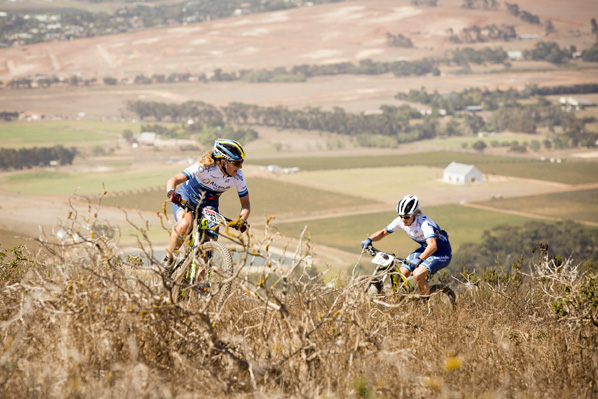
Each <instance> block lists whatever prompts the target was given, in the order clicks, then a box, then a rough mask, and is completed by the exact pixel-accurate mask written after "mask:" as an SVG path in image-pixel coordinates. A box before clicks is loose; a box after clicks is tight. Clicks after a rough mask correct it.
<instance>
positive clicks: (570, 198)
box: [480, 189, 598, 223]
mask: <svg viewBox="0 0 598 399" xmlns="http://www.w3.org/2000/svg"><path fill="white" fill-rule="evenodd" d="M480 204H483V205H488V206H491V207H493V208H498V209H506V210H516V211H519V212H530V213H533V214H536V215H545V216H556V217H558V218H562V219H565V220H569V219H572V220H585V221H589V222H594V223H598V189H592V190H580V191H570V192H565V193H555V194H545V195H534V196H529V197H522V198H508V199H502V200H500V201H496V200H495V201H486V202H480Z"/></svg>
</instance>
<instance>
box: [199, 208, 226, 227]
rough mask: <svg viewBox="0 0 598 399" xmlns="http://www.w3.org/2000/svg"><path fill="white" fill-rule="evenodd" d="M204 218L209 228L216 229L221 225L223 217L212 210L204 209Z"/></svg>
mask: <svg viewBox="0 0 598 399" xmlns="http://www.w3.org/2000/svg"><path fill="white" fill-rule="evenodd" d="M202 216H203V218H204V219H205V220H207V221H208V226H209V227H210V228H213V227H216V226H218V225H219V224H220V223H222V216H221V215H220V214H219V213H218V212H216V211H214V210H212V209H205V208H204V210H203V211H202Z"/></svg>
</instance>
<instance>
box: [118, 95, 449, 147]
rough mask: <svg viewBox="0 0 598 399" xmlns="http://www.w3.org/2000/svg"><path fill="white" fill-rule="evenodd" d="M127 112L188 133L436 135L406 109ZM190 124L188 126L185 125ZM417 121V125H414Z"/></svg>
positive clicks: (150, 106) (156, 106) (197, 106)
mask: <svg viewBox="0 0 598 399" xmlns="http://www.w3.org/2000/svg"><path fill="white" fill-rule="evenodd" d="M128 109H129V110H131V111H132V112H134V113H135V114H136V115H137V116H138V117H139V118H140V119H142V120H143V119H147V118H152V119H155V120H158V121H161V120H169V121H175V122H185V121H186V123H187V126H191V127H187V128H188V129H198V127H202V128H203V126H226V125H234V126H251V125H258V126H271V127H276V128H280V129H303V130H318V131H325V132H333V133H339V134H343V135H349V136H355V137H357V136H359V135H362V134H365V135H371V134H372V133H376V134H380V135H383V136H387V137H392V138H393V139H394V140H395V142H397V143H402V142H410V141H415V140H421V139H426V138H433V137H436V135H437V126H438V123H437V121H435V120H433V119H431V118H427V117H423V116H422V115H421V113H420V112H419V111H417V110H415V109H413V108H411V107H409V106H406V105H404V106H401V107H394V106H382V107H381V110H382V113H381V114H380V115H365V114H363V113H361V114H351V113H347V112H345V110H343V109H342V108H338V107H336V108H334V109H333V110H332V111H323V110H321V109H319V108H314V107H306V108H304V109H300V110H291V109H288V108H286V107H280V106H279V107H261V106H258V105H251V104H243V103H231V104H229V105H228V106H224V107H220V108H218V107H214V106H212V105H209V104H206V103H202V102H186V103H183V104H180V105H177V104H164V103H156V102H145V101H135V102H130V103H128ZM189 120H192V121H193V123H192V124H189V123H188V121H189ZM417 121H419V123H417Z"/></svg>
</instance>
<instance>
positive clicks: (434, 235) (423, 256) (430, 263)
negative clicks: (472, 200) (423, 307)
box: [361, 195, 452, 295]
mask: <svg viewBox="0 0 598 399" xmlns="http://www.w3.org/2000/svg"><path fill="white" fill-rule="evenodd" d="M397 213H398V214H399V217H397V218H396V219H394V220H393V221H392V222H390V223H389V224H388V226H386V227H385V228H384V229H382V230H379V231H377V232H375V233H374V234H372V235H370V236H369V237H368V238H366V239H365V240H363V241H362V242H361V247H362V248H364V249H367V248H368V247H369V246H370V245H372V241H379V240H381V239H382V238H384V237H386V236H387V235H389V234H392V233H394V232H395V231H397V230H399V229H403V230H404V231H405V232H406V233H407V235H409V237H410V238H411V239H412V240H413V241H415V242H417V243H418V244H419V245H420V247H419V248H418V249H416V250H415V251H414V252H413V253H411V254H410V255H409V256H408V257H407V261H408V263H407V264H406V265H404V266H401V268H400V270H401V273H403V274H404V275H405V276H406V277H409V276H410V275H411V274H412V273H413V277H415V281H416V282H417V285H418V286H419V290H420V292H421V293H422V294H423V295H427V294H428V293H429V291H430V285H429V284H428V281H427V280H426V277H428V275H432V274H434V273H436V272H438V271H439V270H441V269H443V268H445V267H447V266H448V265H449V263H451V258H452V250H451V244H450V242H449V239H448V234H447V233H446V231H444V230H441V229H440V227H438V225H437V224H436V223H435V222H434V221H433V220H432V219H430V218H429V217H427V216H426V215H424V214H423V213H422V212H421V210H420V209H419V200H418V198H417V197H416V196H414V195H406V196H405V197H403V199H401V200H400V201H399V203H398V204H397Z"/></svg>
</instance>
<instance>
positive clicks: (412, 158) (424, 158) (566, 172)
mask: <svg viewBox="0 0 598 399" xmlns="http://www.w3.org/2000/svg"><path fill="white" fill-rule="evenodd" d="M453 161H455V162H460V163H465V164H473V165H475V167H477V168H478V169H479V170H480V171H481V172H482V173H484V174H495V175H501V176H513V177H520V178H528V179H538V180H545V181H553V182H557V183H566V184H584V183H595V182H598V162H563V163H550V162H541V161H535V160H529V159H522V158H507V157H499V156H492V155H483V154H474V153H461V152H446V151H442V152H422V153H413V154H404V155H384V156H375V157H365V156H362V157H325V158H284V159H277V160H276V161H273V160H272V159H251V160H249V161H248V163H250V164H255V165H264V166H266V165H270V164H272V163H276V164H277V165H279V166H281V167H288V168H290V167H299V168H300V169H301V170H308V171H313V170H331V169H359V168H380V167H390V166H418V165H419V166H432V167H437V168H445V167H447V166H448V165H449V164H450V163H451V162H453Z"/></svg>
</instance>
